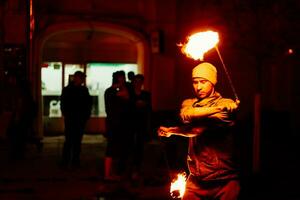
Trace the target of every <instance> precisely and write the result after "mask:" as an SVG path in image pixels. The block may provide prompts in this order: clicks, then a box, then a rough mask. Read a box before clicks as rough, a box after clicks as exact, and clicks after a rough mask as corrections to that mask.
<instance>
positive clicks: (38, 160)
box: [0, 135, 170, 200]
mask: <svg viewBox="0 0 300 200" xmlns="http://www.w3.org/2000/svg"><path fill="white" fill-rule="evenodd" d="M63 141H64V138H63V136H54V137H45V138H44V139H43V141H42V143H43V148H42V149H40V150H39V149H38V148H37V147H36V146H35V145H34V144H28V145H27V146H26V153H25V156H24V158H22V159H17V160H16V159H11V158H10V157H9V156H8V146H7V144H6V143H5V142H2V143H1V147H0V156H1V165H0V199H1V200H27V199H28V200H50V199H51V200H53V199H55V200H60V199H62V200H63V199H64V200H66V199H67V200H110V199H120V200H121V199H126V200H127V199H141V200H143V199H145V200H147V199H149V200H150V199H153V200H161V199H169V198H170V197H169V192H168V190H169V183H168V180H167V178H166V176H162V173H165V172H164V170H162V169H165V167H162V168H160V167H159V166H158V165H159V163H158V162H156V164H158V165H157V166H155V167H154V170H149V173H148V177H147V176H144V177H143V179H142V178H140V179H138V181H135V182H133V181H132V180H129V179H128V180H126V179H125V180H122V181H118V182H107V181H104V180H103V158H104V153H105V146H106V140H105V138H104V137H103V136H101V135H85V136H84V138H83V142H82V153H81V166H80V167H76V168H75V167H70V168H61V167H60V166H59V164H58V163H59V160H60V158H61V157H60V155H61V150H62V146H63ZM155 146H157V145H155ZM151 151H152V150H151ZM152 155H153V151H152ZM154 164H155V162H154V163H153V162H152V166H150V167H152V168H153V165H154ZM155 173H156V174H155ZM145 177H146V178H145Z"/></svg>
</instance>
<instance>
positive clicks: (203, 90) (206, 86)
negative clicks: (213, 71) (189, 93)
mask: <svg viewBox="0 0 300 200" xmlns="http://www.w3.org/2000/svg"><path fill="white" fill-rule="evenodd" d="M193 88H194V92H195V94H196V96H197V97H198V98H199V99H204V98H206V97H209V96H210V95H212V94H213V92H214V85H213V84H212V83H211V82H210V81H208V80H206V79H204V78H200V77H199V78H193Z"/></svg>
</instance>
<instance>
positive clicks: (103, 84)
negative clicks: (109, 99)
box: [86, 63, 138, 117]
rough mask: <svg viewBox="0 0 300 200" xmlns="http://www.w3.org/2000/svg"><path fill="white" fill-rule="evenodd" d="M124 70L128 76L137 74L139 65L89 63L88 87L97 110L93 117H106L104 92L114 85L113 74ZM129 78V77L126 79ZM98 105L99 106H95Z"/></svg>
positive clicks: (87, 73)
mask: <svg viewBox="0 0 300 200" xmlns="http://www.w3.org/2000/svg"><path fill="white" fill-rule="evenodd" d="M119 70H124V71H125V73H126V76H127V73H128V72H129V71H133V72H134V73H135V74H136V73H138V71H137V64H126V63H88V64H87V68H86V75H87V77H86V85H87V87H88V88H89V92H90V94H91V95H92V96H93V101H94V103H93V104H94V106H93V108H94V109H95V110H93V111H92V113H93V115H96V116H100V117H105V116H106V113H105V106H104V92H105V90H106V89H107V88H108V87H110V86H111V84H112V74H113V73H114V72H116V71H119ZM126 78H127V77H126ZM95 104H97V106H96V105H95Z"/></svg>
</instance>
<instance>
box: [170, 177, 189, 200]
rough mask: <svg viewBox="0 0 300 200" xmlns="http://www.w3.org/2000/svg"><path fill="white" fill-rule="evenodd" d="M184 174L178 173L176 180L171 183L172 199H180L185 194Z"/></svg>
mask: <svg viewBox="0 0 300 200" xmlns="http://www.w3.org/2000/svg"><path fill="white" fill-rule="evenodd" d="M185 185H186V174H185V173H184V172H183V173H179V174H178V175H177V179H176V180H174V181H172V183H171V188H170V193H171V196H172V198H182V197H183V195H184V192H185Z"/></svg>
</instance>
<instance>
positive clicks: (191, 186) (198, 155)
mask: <svg viewBox="0 0 300 200" xmlns="http://www.w3.org/2000/svg"><path fill="white" fill-rule="evenodd" d="M192 80H193V88H194V92H195V95H196V97H195V98H191V99H187V100H184V101H183V103H182V107H181V111H180V116H181V118H182V121H183V122H184V123H185V125H183V126H179V127H160V128H159V129H158V133H159V135H160V136H165V137H170V136H171V135H179V136H184V137H189V151H188V156H187V163H188V167H189V171H190V175H189V177H188V180H187V184H186V191H185V194H184V196H183V200H196V199H198V200H203V199H211V200H213V199H218V200H236V199H237V198H238V194H239V190H240V185H239V180H238V172H237V168H236V165H235V164H236V163H235V159H234V145H233V144H234V143H233V139H234V138H233V132H232V131H233V130H232V127H233V125H234V123H235V119H234V113H235V111H236V109H237V108H238V104H239V102H234V101H233V100H231V99H226V98H223V97H222V96H221V94H220V93H218V92H216V91H215V84H216V83H217V70H216V68H215V67H214V66H213V65H211V64H209V63H206V62H205V63H201V64H199V65H197V66H196V67H195V68H194V69H193V72H192Z"/></svg>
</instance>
